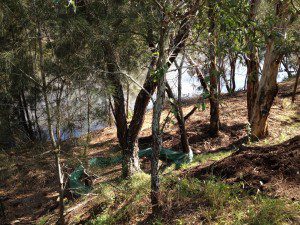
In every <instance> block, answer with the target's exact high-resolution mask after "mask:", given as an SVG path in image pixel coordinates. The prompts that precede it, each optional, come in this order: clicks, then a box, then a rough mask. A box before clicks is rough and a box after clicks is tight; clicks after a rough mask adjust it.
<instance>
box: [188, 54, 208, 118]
mask: <svg viewBox="0 0 300 225" xmlns="http://www.w3.org/2000/svg"><path fill="white" fill-rule="evenodd" d="M187 60H188V62H189V64H190V65H191V66H193V67H194V69H195V71H196V74H197V77H198V79H199V81H200V83H201V86H202V88H203V93H202V98H201V97H200V99H199V102H203V103H204V100H205V99H206V98H207V97H208V96H209V89H208V85H207V83H206V81H205V78H204V75H203V73H202V72H201V70H200V68H199V66H198V65H197V64H196V63H195V62H194V61H193V59H192V58H191V57H190V56H189V55H188V56H187ZM197 109H198V107H197V106H194V107H193V108H192V110H191V111H190V112H189V113H188V114H186V115H185V116H184V120H185V121H186V120H188V119H189V118H190V116H191V115H193V113H194V112H195V111H196V110H197Z"/></svg>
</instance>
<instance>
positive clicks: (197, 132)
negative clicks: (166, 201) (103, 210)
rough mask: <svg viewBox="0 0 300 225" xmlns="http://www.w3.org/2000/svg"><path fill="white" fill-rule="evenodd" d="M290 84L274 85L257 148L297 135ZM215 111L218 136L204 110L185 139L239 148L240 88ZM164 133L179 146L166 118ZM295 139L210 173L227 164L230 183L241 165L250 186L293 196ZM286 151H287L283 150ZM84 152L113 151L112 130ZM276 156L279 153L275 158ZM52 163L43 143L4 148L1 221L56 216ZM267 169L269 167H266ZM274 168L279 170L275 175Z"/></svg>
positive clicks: (69, 163) (199, 146)
mask: <svg viewBox="0 0 300 225" xmlns="http://www.w3.org/2000/svg"><path fill="white" fill-rule="evenodd" d="M293 84H294V82H293V80H291V81H288V82H284V83H282V84H280V85H279V88H280V89H279V90H280V91H279V98H278V99H277V100H276V101H275V103H274V106H273V107H272V110H271V113H270V118H269V127H270V131H271V132H270V136H269V137H268V138H267V139H265V140H261V141H260V142H258V143H257V144H256V145H257V146H260V145H262V146H269V145H274V144H278V143H281V142H284V141H286V140H289V139H291V138H293V137H295V136H296V135H297V134H298V135H299V130H300V117H299V115H300V99H299V91H298V96H297V100H296V104H295V105H294V106H290V105H289V103H290V92H291V90H292V86H293ZM194 102H195V101H189V102H186V107H185V108H184V113H185V114H186V113H188V112H189V111H190V110H191V108H193V103H194ZM220 110H221V112H220V113H221V134H220V136H219V137H218V138H211V137H209V136H208V134H207V129H208V126H209V108H207V109H206V110H205V111H196V112H195V114H194V115H193V116H192V117H191V118H190V119H189V120H188V121H187V131H188V138H189V141H190V144H191V147H192V149H193V150H194V152H195V153H196V154H202V153H206V152H218V151H224V150H229V149H230V150H233V149H237V148H240V146H241V144H242V142H243V140H245V137H246V135H247V133H246V129H245V126H246V124H247V111H246V93H245V92H243V91H242V92H238V93H236V94H234V95H232V96H229V95H224V96H222V100H221V106H220ZM169 111H170V109H168V108H167V109H166V110H165V111H164V112H163V118H165V117H166V115H167V114H168V113H169ZM151 118H152V116H151V112H149V113H148V114H147V115H146V118H145V123H144V126H143V129H142V131H141V137H147V136H149V135H150V134H151V128H150V127H151ZM165 133H166V135H165V136H164V142H163V145H164V146H165V147H171V148H173V149H178V148H179V143H180V138H179V131H178V128H177V125H176V124H175V123H172V122H170V123H169V124H168V125H167V126H166V129H165ZM297 138H298V139H297ZM297 138H296V139H295V140H294V139H292V140H293V141H292V140H291V142H289V143H290V145H289V144H288V142H287V143H285V144H283V145H278V146H277V147H276V146H275V147H270V148H266V149H265V150H264V151H266V156H262V154H263V153H262V152H261V151H259V150H258V149H260V148H258V149H257V150H255V149H256V148H253V149H252V148H249V149H248V148H247V149H244V150H243V151H241V152H240V153H238V154H241V155H240V156H238V154H236V155H235V156H233V157H237V158H236V160H237V163H236V164H235V163H234V162H232V161H230V160H231V159H230V158H229V159H228V161H222V162H220V165H219V167H218V168H220V169H219V170H215V171H216V172H217V171H220V173H221V171H222V168H225V167H229V168H228V173H227V175H228V176H227V178H226V179H227V181H228V182H229V181H230V179H232V180H231V182H233V181H237V180H238V178H237V176H239V169H240V170H241V172H242V173H243V179H244V180H246V179H247V177H249V179H248V181H249V182H250V181H251V182H252V183H251V185H252V186H253V187H254V188H260V189H262V190H263V189H264V188H265V187H266V186H267V185H269V184H270V185H271V186H272V187H274V186H275V187H276V193H275V194H277V195H281V193H286V192H290V193H291V194H293V195H290V197H291V198H293V197H294V198H298V197H299V196H298V194H297V193H299V187H298V189H297V187H296V184H297V182H299V180H298V174H297V171H299V149H297V148H298V147H299V137H297ZM146 139H147V138H146ZM77 142H79V145H77V146H74V145H72V143H65V146H63V148H62V150H63V155H62V157H63V160H64V163H63V169H64V171H65V172H66V173H70V172H71V171H72V170H73V169H74V168H75V166H76V165H78V163H79V160H80V159H82V158H81V156H82V152H83V151H84V148H85V147H84V146H86V145H80V140H77ZM297 146H298V147H297ZM240 149H241V148H240ZM286 150H287V152H285V151H286ZM47 152H48V153H47ZM87 153H88V158H92V157H95V156H111V155H112V154H116V153H118V141H117V137H116V129H115V128H113V127H108V128H105V129H103V130H101V131H96V132H94V133H93V135H92V140H91V142H90V145H89V146H88V148H87ZM243 154H245V155H246V156H247V157H246V156H244V155H243ZM276 154H279V156H280V157H279V158H278V159H277V157H276ZM289 154H292V155H293V156H292V155H289ZM256 156H258V157H259V158H258V159H257V161H256V160H254V158H255V157H256ZM244 157H245V158H244ZM270 157H273V158H274V163H271V164H270V165H268V164H266V161H267V160H268V159H269V158H270ZM251 159H252V161H254V164H253V165H255V166H254V167H253V166H252V165H251V163H252V161H251ZM226 160H227V159H226ZM238 160H240V161H238ZM243 160H245V161H243ZM232 163H233V164H232ZM255 163H256V164H255ZM231 164H232V165H236V167H234V166H233V167H230V165H231ZM242 164H245V167H239V166H241V165H242ZM265 164H266V165H265ZM54 165H55V164H54V160H53V156H52V155H51V154H49V148H48V147H47V145H45V146H42V147H32V146H29V147H23V148H22V149H12V150H10V151H6V152H4V151H3V152H2V151H0V196H3V197H4V200H2V203H3V205H4V207H5V212H6V219H5V220H4V219H2V218H1V220H0V224H1V223H4V221H6V223H7V224H36V222H37V221H38V220H39V219H40V218H41V217H45V216H48V215H49V214H52V215H57V208H56V206H57V201H56V200H57V196H58V195H57V191H56V187H57V182H56V179H55V166H54ZM215 165H217V164H215ZM267 166H268V167H267ZM276 166H277V167H278V168H277V167H276ZM144 167H145V165H142V168H144ZM256 167H258V168H259V169H260V170H258V171H261V172H260V173H259V174H258V175H256V173H255V172H253V171H255V170H257V168H256ZM297 167H298V170H297ZM202 168H203V165H202ZM276 168H277V169H276ZM197 169H198V171H197V172H196V171H194V172H195V174H196V173H197V174H202V172H199V170H200V168H197ZM269 169H270V171H268V170H269ZM272 169H273V170H275V169H276V172H272ZM248 170H249V171H248ZM278 171H281V172H280V173H278ZM289 173H290V174H292V173H296V175H297V177H296V178H297V179H296V178H295V179H290V178H291V177H292V176H290V175H288V174H289ZM120 174H121V168H120V166H118V167H108V168H107V169H106V170H99V171H98V172H97V175H98V177H99V179H98V182H103V181H110V180H113V179H116V178H118V177H120ZM230 174H231V175H230ZM260 174H261V175H260ZM276 174H278V176H277V175H276ZM197 176H198V175H197ZM255 176H257V177H255ZM280 176H282V177H280ZM270 177H271V178H270ZM257 181H258V182H259V181H262V182H263V187H261V186H259V187H258V186H257V185H258V183H257ZM276 182H277V183H276ZM245 183H246V182H245ZM251 185H249V186H251ZM259 185H260V183H259ZM266 188H267V187H266ZM295 193H296V194H295ZM77 203H80V202H77ZM81 203H82V202H81ZM74 205H75V206H76V203H70V204H67V206H68V207H71V208H72V207H74Z"/></svg>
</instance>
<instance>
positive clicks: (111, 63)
mask: <svg viewBox="0 0 300 225" xmlns="http://www.w3.org/2000/svg"><path fill="white" fill-rule="evenodd" d="M104 49H105V56H106V58H105V60H106V66H107V71H108V74H107V76H109V81H110V85H111V86H112V87H113V89H114V90H113V93H112V98H113V100H114V115H115V120H116V126H117V136H118V141H119V143H120V146H121V148H122V151H123V157H124V159H123V165H122V170H123V176H124V177H129V176H131V175H132V174H133V173H135V172H136V171H139V170H140V168H139V162H138V160H139V159H138V157H137V154H135V153H134V152H131V150H133V151H137V150H136V149H135V148H134V147H132V146H131V145H132V144H135V143H129V141H128V127H127V117H126V111H125V97H124V92H123V86H122V83H121V79H120V76H121V73H120V69H119V67H118V63H117V57H116V52H115V49H114V47H113V46H112V45H111V43H109V42H106V43H105V44H104ZM131 147H132V148H133V149H131Z"/></svg>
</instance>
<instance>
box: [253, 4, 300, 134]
mask: <svg viewBox="0 0 300 225" xmlns="http://www.w3.org/2000/svg"><path fill="white" fill-rule="evenodd" d="M271 6H273V7H272V8H271V13H272V17H269V18H266V19H267V22H269V23H268V25H269V26H267V27H266V28H267V29H266V31H267V32H266V35H265V36H266V52H265V56H264V65H263V70H262V76H261V79H260V81H259V88H258V92H257V96H256V99H255V103H254V106H253V111H252V113H253V114H252V117H251V132H252V135H253V136H254V137H255V138H261V137H265V136H266V135H267V134H268V124H267V118H268V116H269V113H270V109H271V107H272V105H273V101H274V98H275V97H276V95H277V92H278V85H277V80H276V79H277V75H278V69H279V65H280V63H281V60H282V58H283V56H284V54H285V51H286V48H285V46H286V45H287V43H288V41H289V39H288V38H287V35H288V28H289V27H290V26H291V24H292V23H293V22H295V21H297V16H298V11H296V10H295V9H294V8H293V7H292V4H291V1H288V0H283V1H281V0H278V1H275V2H272V3H271ZM295 11H296V12H295Z"/></svg>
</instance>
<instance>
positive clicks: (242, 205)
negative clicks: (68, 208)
mask: <svg viewBox="0 0 300 225" xmlns="http://www.w3.org/2000/svg"><path fill="white" fill-rule="evenodd" d="M106 188H110V191H108V190H106V194H105V193H103V194H104V195H107V193H109V192H113V193H114V194H112V195H111V194H109V195H108V196H114V197H113V198H109V197H107V199H109V200H107V201H108V203H109V204H108V207H107V208H106V210H105V211H104V212H103V213H102V214H100V215H97V216H96V217H95V218H94V219H93V220H91V221H90V222H89V223H88V224H90V225H101V224H124V223H126V224H137V223H139V224H146V223H148V224H149V223H150V224H199V223H205V224H206V223H208V224H294V223H298V222H299V218H298V217H297V216H298V215H299V212H300V207H299V203H292V202H289V201H287V200H280V199H273V198H270V197H267V196H264V195H262V194H258V195H250V194H249V193H247V192H246V191H245V190H243V189H242V185H241V184H234V185H228V184H225V183H222V182H221V181H219V180H218V179H216V178H211V179H210V180H202V181H201V180H198V179H196V178H180V177H178V176H177V175H174V174H171V175H167V176H164V177H163V178H162V180H161V192H160V197H161V214H160V215H158V216H157V217H156V219H153V217H152V215H151V202H150V199H149V196H150V176H149V175H148V174H145V173H139V174H136V175H135V176H133V178H132V179H130V180H127V181H122V182H121V183H120V184H119V185H118V186H117V188H116V187H112V186H111V187H108V186H107V187H106Z"/></svg>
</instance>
